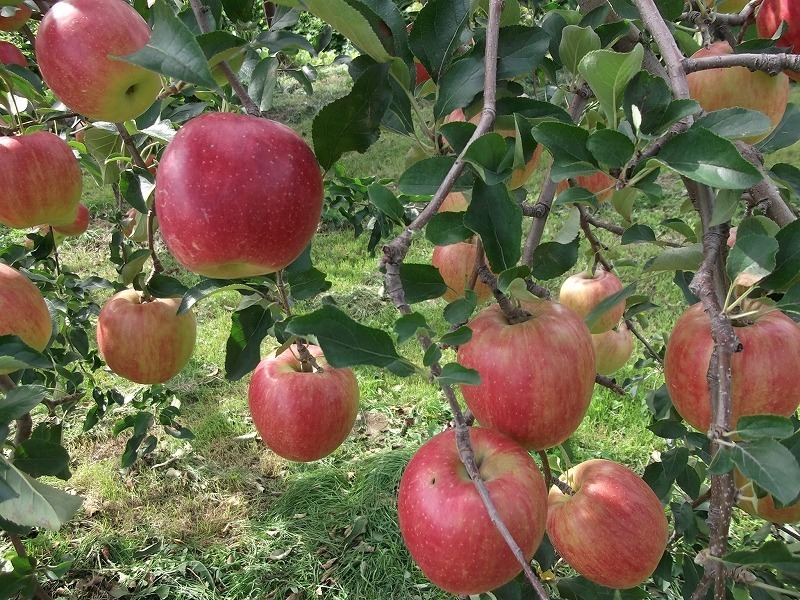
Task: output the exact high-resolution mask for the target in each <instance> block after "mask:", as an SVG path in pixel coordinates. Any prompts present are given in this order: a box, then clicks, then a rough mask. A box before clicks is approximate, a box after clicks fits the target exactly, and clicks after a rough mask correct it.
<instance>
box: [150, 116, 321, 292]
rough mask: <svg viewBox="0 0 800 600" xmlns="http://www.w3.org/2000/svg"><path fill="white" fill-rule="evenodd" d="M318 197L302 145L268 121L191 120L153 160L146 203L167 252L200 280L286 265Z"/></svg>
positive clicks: (313, 219)
mask: <svg viewBox="0 0 800 600" xmlns="http://www.w3.org/2000/svg"><path fill="white" fill-rule="evenodd" d="M322 201H323V188H322V174H321V173H320V168H319V163H318V162H317V159H316V157H315V156H314V153H313V152H312V151H311V148H309V147H308V144H306V142H305V141H304V140H303V138H301V137H300V136H299V135H297V134H296V133H295V132H294V131H292V130H291V129H289V128H288V127H286V126H285V125H282V124H281V123H277V122H275V121H270V120H268V119H261V118H256V117H251V116H248V115H242V114H232V113H211V114H205V115H201V116H199V117H195V118H194V119H192V120H191V121H189V122H188V123H187V124H186V125H184V126H183V127H182V128H181V129H180V131H178V133H177V135H176V136H175V138H174V139H173V140H172V141H171V142H170V143H169V145H168V146H167V149H166V151H165V152H164V154H163V156H162V157H161V162H160V163H159V165H158V177H156V190H155V203H156V211H157V214H158V218H159V222H160V224H161V234H162V236H163V238H164V241H165V242H166V244H167V248H169V251H170V252H171V253H172V254H173V256H174V257H175V258H176V259H177V261H178V262H179V263H181V264H182V265H183V266H184V267H186V268H187V269H189V270H190V271H194V272H195V273H199V274H200V275H205V276H207V277H215V278H237V277H250V276H253V275H264V274H267V273H272V272H274V271H277V270H279V269H282V268H284V267H286V266H287V265H289V264H291V263H292V261H294V260H295V259H296V258H297V257H298V256H300V254H301V253H302V252H303V250H304V249H305V248H306V246H307V245H308V243H309V242H310V241H311V238H312V237H313V235H314V233H315V231H316V229H317V225H318V223H319V218H320V215H321V214H322Z"/></svg>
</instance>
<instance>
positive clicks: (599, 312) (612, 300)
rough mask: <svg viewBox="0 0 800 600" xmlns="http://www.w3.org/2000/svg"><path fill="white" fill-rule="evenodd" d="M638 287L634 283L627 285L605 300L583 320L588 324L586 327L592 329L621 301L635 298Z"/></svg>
mask: <svg viewBox="0 0 800 600" xmlns="http://www.w3.org/2000/svg"><path fill="white" fill-rule="evenodd" d="M636 286H637V284H636V282H635V281H634V282H633V283H629V284H628V285H626V286H625V287H624V288H622V289H621V290H620V291H618V292H616V293H614V294H611V295H610V296H609V297H608V298H605V299H604V300H603V301H602V302H600V303H599V304H598V305H597V306H595V307H594V308H593V309H592V310H591V312H590V313H589V314H588V315H586V318H584V319H583V320H584V322H585V323H586V326H587V327H589V329H591V328H592V327H593V326H594V324H595V323H597V321H598V320H599V319H600V317H602V316H603V315H604V314H605V313H607V312H608V311H609V310H611V309H612V308H614V307H615V306H616V305H617V304H619V303H620V301H622V300H625V299H626V298H629V297H630V296H633V295H634V294H635V293H636Z"/></svg>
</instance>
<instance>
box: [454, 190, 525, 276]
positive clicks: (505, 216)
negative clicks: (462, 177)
mask: <svg viewBox="0 0 800 600" xmlns="http://www.w3.org/2000/svg"><path fill="white" fill-rule="evenodd" d="M464 225H466V226H467V227H469V228H470V229H471V230H472V231H474V232H475V233H477V234H478V235H479V236H480V237H481V241H482V242H483V250H484V252H485V253H486V258H487V260H488V261H489V266H490V268H491V270H492V271H494V272H495V273H500V272H502V271H505V270H506V269H508V268H510V267H513V266H514V265H516V264H517V262H518V261H519V259H520V256H521V254H522V252H521V250H520V247H521V244H522V209H521V208H520V207H519V204H517V203H516V202H514V200H513V199H512V198H511V196H509V195H508V188H506V186H505V184H503V183H498V184H496V185H487V184H485V183H484V182H483V181H481V180H480V179H479V180H477V181H476V182H475V186H474V187H473V190H472V201H471V202H470V203H469V207H468V208H467V212H466V214H465V215H464Z"/></svg>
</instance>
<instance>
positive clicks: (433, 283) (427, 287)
mask: <svg viewBox="0 0 800 600" xmlns="http://www.w3.org/2000/svg"><path fill="white" fill-rule="evenodd" d="M400 281H401V282H402V283H403V290H404V291H405V295H406V302H407V303H409V304H415V303H417V302H424V301H425V300H433V299H434V298H439V297H441V296H442V295H443V294H444V293H445V292H446V291H447V284H445V282H444V279H442V275H441V273H439V269H437V268H436V267H434V266H433V265H418V264H411V263H407V262H404V263H402V264H401V265H400Z"/></svg>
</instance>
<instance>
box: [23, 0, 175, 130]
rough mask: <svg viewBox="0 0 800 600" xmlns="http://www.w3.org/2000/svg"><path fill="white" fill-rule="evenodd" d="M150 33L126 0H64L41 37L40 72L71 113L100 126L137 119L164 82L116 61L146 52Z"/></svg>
mask: <svg viewBox="0 0 800 600" xmlns="http://www.w3.org/2000/svg"><path fill="white" fill-rule="evenodd" d="M150 33H151V31H150V27H148V25H147V23H146V22H145V20H144V19H143V18H142V17H141V16H140V15H139V13H137V12H136V11H135V10H134V8H133V7H132V6H130V5H129V4H126V3H125V2H123V0H61V1H60V2H57V3H56V4H55V5H53V7H52V8H51V9H50V10H49V11H47V13H46V14H45V16H44V19H42V22H41V24H40V26H39V31H38V33H37V35H36V57H37V60H38V62H39V69H40V70H41V72H42V77H43V78H44V80H45V83H47V85H48V86H49V87H50V89H51V90H53V93H54V94H55V95H56V97H57V98H58V99H59V100H61V101H62V102H63V103H64V104H66V105H67V106H68V107H69V108H70V109H71V110H73V111H75V112H77V113H80V114H82V115H84V116H86V117H89V118H90V119H95V120H98V121H111V122H115V123H116V122H121V121H127V120H129V119H134V118H136V117H138V116H139V115H141V114H142V113H143V112H144V111H146V110H147V109H148V108H150V106H151V105H152V104H153V102H155V101H156V96H158V93H159V92H160V91H161V77H160V76H159V75H158V73H155V72H154V71H148V70H147V69H143V68H142V67H139V66H137V65H134V64H131V63H127V62H125V61H122V60H116V59H114V58H112V57H116V56H125V55H127V54H133V53H134V52H136V51H138V50H141V49H142V48H143V47H144V46H145V45H146V44H147V42H148V41H149V40H150Z"/></svg>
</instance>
